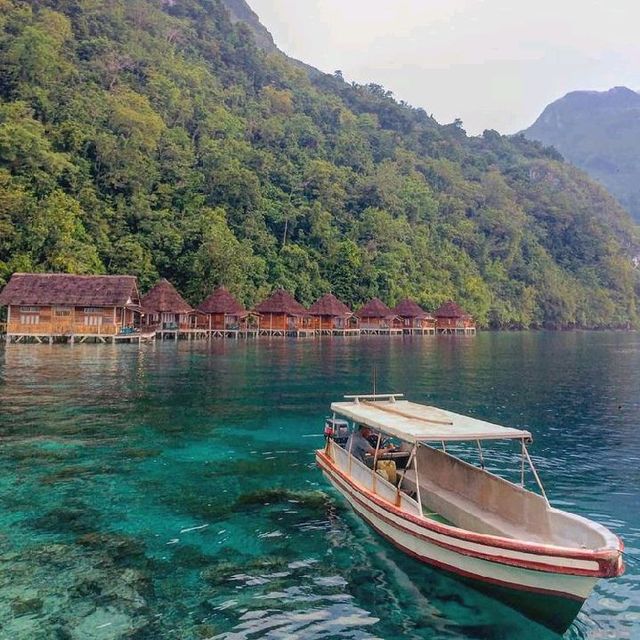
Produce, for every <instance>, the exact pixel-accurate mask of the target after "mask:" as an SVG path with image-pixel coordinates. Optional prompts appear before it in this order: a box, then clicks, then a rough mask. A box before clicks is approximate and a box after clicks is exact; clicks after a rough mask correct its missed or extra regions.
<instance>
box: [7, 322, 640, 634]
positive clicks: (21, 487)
mask: <svg viewBox="0 0 640 640" xmlns="http://www.w3.org/2000/svg"><path fill="white" fill-rule="evenodd" d="M374 369H375V371H376V378H377V388H378V390H380V391H395V392H404V393H405V394H407V396H408V397H409V398H410V399H412V400H415V401H418V402H428V403H432V404H435V405H438V406H442V407H444V408H448V409H452V410H454V411H459V412H463V413H469V414H472V415H475V416H478V417H482V418H485V419H489V420H492V421H495V422H499V423H502V424H506V425H511V426H515V427H523V428H528V429H530V430H531V431H532V432H533V433H534V438H535V441H534V444H533V445H532V449H531V450H532V454H533V455H534V459H535V461H536V463H537V466H538V470H539V472H540V474H541V476H542V479H543V481H544V483H545V487H546V489H547V492H548V494H549V496H550V499H551V502H552V504H554V505H556V506H559V507H561V508H565V509H568V510H570V511H575V512H577V513H580V514H583V515H586V516H588V517H590V518H593V519H596V520H598V521H600V522H602V523H604V524H605V525H606V526H608V527H610V528H612V529H613V530H614V531H616V532H617V533H618V534H619V535H621V536H622V537H623V538H624V540H625V544H626V550H627V553H628V554H629V555H628V560H627V565H628V566H627V572H626V574H625V575H624V576H623V577H621V578H619V579H616V580H612V581H607V582H600V583H599V585H598V587H597V589H596V591H595V592H594V594H593V596H592V597H591V598H590V599H589V601H588V602H587V603H586V605H585V607H584V608H583V610H582V612H581V613H580V615H579V617H578V619H577V621H576V622H575V623H574V625H573V626H572V627H571V629H570V630H569V632H568V633H567V634H566V638H571V639H573V640H587V639H588V640H596V639H601V638H615V639H632V638H640V495H639V491H640V433H639V422H640V420H639V418H640V393H639V392H640V373H639V371H640V336H638V335H637V334H630V333H521V334H480V335H478V336H477V337H475V338H460V337H457V338H451V337H444V336H443V337H437V338H436V337H424V338H423V337H420V338H414V339H407V338H391V339H389V338H385V337H371V338H364V337H363V338H358V339H344V340H342V339H322V340H301V341H293V340H273V341H268V340H261V341H249V342H243V341H237V342H236V341H227V342H222V341H219V342H210V343H198V342H193V343H188V342H180V343H178V344H175V343H166V344H157V345H148V346H145V345H143V346H142V347H138V346H134V345H115V346H112V345H76V346H73V347H71V346H65V345H54V346H46V345H33V346H28V345H8V346H6V347H3V348H0V436H1V438H2V439H1V443H2V446H1V447H0V465H1V468H0V527H1V528H0V569H1V571H0V638H1V639H2V640H4V639H11V640H21V639H29V640H32V639H35V640H38V639H43V640H44V639H47V640H48V639H72V640H80V639H82V640H85V639H88V640H91V639H93V638H95V639H98V638H100V639H103V640H106V639H110V640H111V639H116V638H129V639H130V638H134V639H137V640H150V639H154V640H161V639H164V638H180V639H183V638H184V639H194V640H195V639H200V640H201V639H203V638H216V639H229V640H232V639H233V640H236V639H237V640H240V639H255V638H304V639H308V638H309V639H316V638H353V639H361V638H362V639H364V638H385V639H387V638H389V639H391V638H393V639H395V638H428V639H432V638H438V639H440V638H442V639H445V638H446V639H452V640H461V639H472V638H473V639H480V638H482V639H496V640H497V639H505V640H506V639H511V638H518V639H522V640H529V639H535V640H547V639H551V638H557V636H555V635H554V634H552V633H551V632H549V631H547V630H545V629H543V628H542V627H540V626H538V625H536V624H535V623H533V622H530V621H528V620H526V619H525V618H523V617H521V616H520V615H519V614H517V613H515V612H512V611H511V610H510V609H508V608H506V607H504V606H502V605H501V604H500V603H498V602H496V601H494V600H491V599H489V598H487V597H485V596H483V595H480V594H479V593H476V592H475V591H473V590H471V589H469V588H467V587H464V586H462V585H460V584H458V583H457V582H456V581H454V580H451V579H449V578H446V577H444V576H442V575H441V574H439V573H437V572H435V571H431V570H429V569H427V568H425V567H422V566H418V565H417V564H415V563H414V562H413V561H412V560H409V559H407V558H405V557H404V556H403V555H402V554H400V553H398V552H396V551H395V550H394V549H393V548H391V547H390V546H389V545H387V544H386V543H385V542H383V541H382V540H381V539H380V538H378V537H377V536H376V535H375V534H373V533H371V532H370V531H369V530H368V529H367V527H366V526H365V525H364V524H362V523H361V522H360V521H359V520H358V519H357V518H356V517H355V516H354V515H353V514H352V513H351V512H350V511H349V510H348V508H347V507H346V506H345V504H344V503H343V502H342V501H341V499H340V498H339V496H338V495H337V494H336V493H335V492H333V491H332V490H330V489H329V487H328V485H327V484H326V482H325V481H324V480H323V478H322V476H321V474H320V473H319V472H318V471H317V469H316V468H315V466H314V461H313V453H314V449H315V448H317V447H320V446H321V445H322V442H323V440H322V437H321V436H319V434H321V430H322V420H323V417H324V416H325V415H326V413H327V411H328V407H329V404H330V403H331V401H333V400H336V399H339V398H340V397H341V396H342V395H343V394H344V393H353V392H366V391H369V390H370V389H371V387H372V377H373V376H372V373H373V370H374ZM485 455H486V456H487V460H488V462H489V464H490V466H492V467H494V468H496V469H501V470H502V471H504V472H506V473H507V474H509V473H510V472H511V473H512V476H511V477H512V478H514V479H515V478H517V477H518V475H517V474H518V469H519V467H518V465H519V461H518V459H517V456H515V455H513V452H511V451H510V450H509V449H508V448H505V447H501V446H499V445H497V446H496V448H495V450H494V451H493V452H492V451H486V452H485Z"/></svg>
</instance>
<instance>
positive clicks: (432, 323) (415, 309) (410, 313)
mask: <svg viewBox="0 0 640 640" xmlns="http://www.w3.org/2000/svg"><path fill="white" fill-rule="evenodd" d="M393 313H394V314H395V315H396V316H397V317H398V318H399V322H398V323H397V326H399V327H401V328H402V330H403V332H404V333H407V334H419V335H427V334H435V332H436V319H435V318H434V317H433V316H432V315H431V314H430V313H427V312H426V311H425V310H424V309H423V308H422V307H420V305H418V303H417V302H414V301H413V300H411V299H409V298H405V299H404V300H402V301H401V302H399V303H398V304H397V305H396V306H395V307H394V308H393Z"/></svg>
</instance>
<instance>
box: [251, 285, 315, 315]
mask: <svg viewBox="0 0 640 640" xmlns="http://www.w3.org/2000/svg"><path fill="white" fill-rule="evenodd" d="M256 311H257V312H258V313H286V314H288V315H290V316H306V315H308V313H309V312H308V311H307V310H306V309H305V308H304V307H303V306H302V305H301V304H300V303H299V302H298V301H297V300H296V299H295V298H294V297H293V296H292V295H291V294H290V293H289V292H288V291H285V290H284V289H277V290H276V291H274V293H272V294H271V296H269V297H268V298H267V299H266V300H263V301H262V302H261V303H260V304H258V305H257V306H256Z"/></svg>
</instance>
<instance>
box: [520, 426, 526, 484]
mask: <svg viewBox="0 0 640 640" xmlns="http://www.w3.org/2000/svg"><path fill="white" fill-rule="evenodd" d="M520 442H521V445H522V460H521V464H520V486H521V487H522V488H524V458H525V453H524V451H525V449H526V445H525V443H524V438H523V439H522V440H521V441H520Z"/></svg>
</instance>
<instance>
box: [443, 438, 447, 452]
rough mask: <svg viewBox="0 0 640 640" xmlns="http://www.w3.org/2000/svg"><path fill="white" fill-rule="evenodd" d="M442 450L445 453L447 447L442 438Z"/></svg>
mask: <svg viewBox="0 0 640 640" xmlns="http://www.w3.org/2000/svg"><path fill="white" fill-rule="evenodd" d="M442 450H443V451H444V452H445V453H447V447H445V445H444V440H442Z"/></svg>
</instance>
